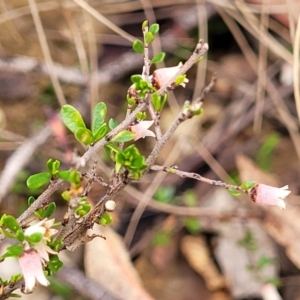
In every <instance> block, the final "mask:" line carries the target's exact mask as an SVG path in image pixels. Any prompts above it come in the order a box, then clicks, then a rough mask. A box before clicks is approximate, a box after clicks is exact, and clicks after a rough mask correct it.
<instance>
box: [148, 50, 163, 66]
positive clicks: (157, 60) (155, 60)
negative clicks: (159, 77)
mask: <svg viewBox="0 0 300 300" xmlns="http://www.w3.org/2000/svg"><path fill="white" fill-rule="evenodd" d="M165 56H166V53H165V52H159V53H158V54H156V55H155V56H154V57H153V58H152V59H151V62H152V63H153V64H157V63H160V62H162V61H163V60H164V59H165Z"/></svg>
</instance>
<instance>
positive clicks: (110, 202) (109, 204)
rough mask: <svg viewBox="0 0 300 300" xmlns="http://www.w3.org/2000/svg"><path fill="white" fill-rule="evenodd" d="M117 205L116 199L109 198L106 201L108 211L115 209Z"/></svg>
mask: <svg viewBox="0 0 300 300" xmlns="http://www.w3.org/2000/svg"><path fill="white" fill-rule="evenodd" d="M116 207H117V205H116V202H115V201H114V200H107V201H106V202H105V210H106V211H114V210H115V209H116Z"/></svg>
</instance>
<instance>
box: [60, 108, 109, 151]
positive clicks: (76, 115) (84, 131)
mask: <svg viewBox="0 0 300 300" xmlns="http://www.w3.org/2000/svg"><path fill="white" fill-rule="evenodd" d="M106 113H107V107H106V104H105V103H104V102H99V103H97V105H96V106H95V108H94V109H93V118H92V130H90V129H88V128H87V127H86V125H85V123H84V121H83V118H82V116H81V114H80V112H79V111H78V110H77V109H76V108H75V107H73V106H71V105H68V104H67V105H64V106H63V107H62V109H61V117H62V120H63V122H64V124H65V125H66V126H67V127H68V128H69V129H70V130H71V131H72V132H73V133H74V136H75V138H76V139H77V140H78V141H80V142H82V143H83V144H85V145H90V144H93V143H95V142H97V141H99V140H101V139H102V138H103V137H104V136H105V134H106V133H107V131H108V128H107V124H106V123H104V120H105V117H106Z"/></svg>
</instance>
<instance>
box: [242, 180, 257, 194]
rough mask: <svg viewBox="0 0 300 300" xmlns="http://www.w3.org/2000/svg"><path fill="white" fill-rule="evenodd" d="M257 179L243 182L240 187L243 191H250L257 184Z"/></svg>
mask: <svg viewBox="0 0 300 300" xmlns="http://www.w3.org/2000/svg"><path fill="white" fill-rule="evenodd" d="M255 184H256V183H255V181H253V180H248V181H246V182H243V183H242V184H241V186H240V188H241V189H242V190H243V191H248V190H249V189H251V188H253V187H254V186H255Z"/></svg>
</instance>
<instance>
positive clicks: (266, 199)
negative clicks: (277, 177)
mask: <svg viewBox="0 0 300 300" xmlns="http://www.w3.org/2000/svg"><path fill="white" fill-rule="evenodd" d="M290 192H291V191H289V190H288V186H287V185H286V186H284V187H282V188H276V187H272V186H268V185H265V184H257V185H256V186H254V187H253V188H252V189H251V190H250V191H249V196H250V197H251V200H252V201H253V202H256V203H261V204H268V205H276V206H278V207H279V208H280V209H284V208H285V206H286V205H285V202H284V201H283V200H284V198H285V197H286V196H287V195H289V194H290Z"/></svg>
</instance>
